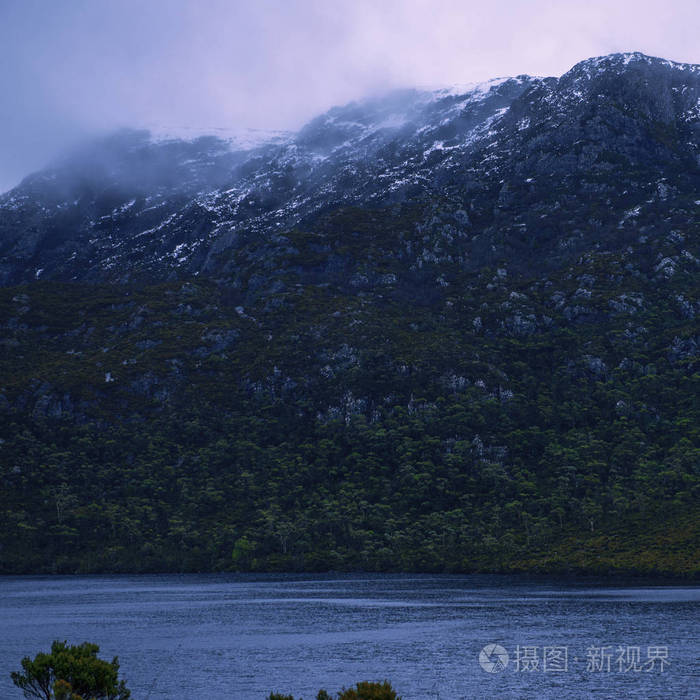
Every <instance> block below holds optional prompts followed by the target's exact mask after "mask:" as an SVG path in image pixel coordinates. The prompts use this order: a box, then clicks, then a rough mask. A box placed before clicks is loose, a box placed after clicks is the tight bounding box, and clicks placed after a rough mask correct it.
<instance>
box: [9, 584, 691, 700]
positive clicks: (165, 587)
mask: <svg viewBox="0 0 700 700" xmlns="http://www.w3.org/2000/svg"><path fill="white" fill-rule="evenodd" d="M0 628H1V631H2V634H0V698H2V699H3V700H6V699H7V700H12V699H13V698H18V699H19V698H22V694H21V692H20V691H19V690H18V689H16V688H15V687H14V686H13V684H12V682H11V680H10V678H9V674H10V671H12V670H18V669H19V668H20V660H21V658H22V657H23V656H25V655H30V656H32V657H33V656H34V655H35V654H36V653H37V652H38V651H48V649H49V647H50V644H51V641H52V640H54V639H61V640H63V639H66V640H68V641H69V642H71V643H80V642H83V641H91V642H95V643H97V644H99V645H100V647H101V651H100V656H101V657H102V658H108V659H111V658H112V656H114V655H118V656H119V660H120V663H121V677H123V678H125V679H126V681H127V686H128V687H129V688H130V689H131V691H132V697H133V698H134V700H174V699H184V698H197V699H198V700H199V699H202V700H204V699H206V700H218V699H219V698H222V699H223V698H227V699H229V698H233V699H240V700H264V698H266V697H267V695H268V693H269V692H270V691H273V690H275V691H278V692H285V693H292V694H293V695H294V696H295V697H297V698H298V697H299V696H301V697H303V698H304V700H314V698H315V696H316V692H317V691H318V689H319V688H326V689H327V690H329V691H337V690H339V689H340V688H341V687H342V686H349V685H351V684H354V683H355V682H356V681H359V680H382V679H384V678H387V679H389V680H390V681H391V682H392V684H393V686H394V687H395V688H396V689H397V691H398V692H399V694H400V695H401V696H402V697H403V699H404V700H424V699H432V698H442V699H443V700H448V699H449V700H455V699H456V698H469V699H472V698H537V699H538V700H539V699H547V698H556V699H557V700H564V699H565V698H591V697H594V698H615V699H618V698H623V697H624V698H640V699H641V698H644V700H651V699H653V698H664V699H667V698H673V699H674V700H675V699H678V698H700V663H699V660H698V659H699V656H700V587H697V586H692V585H685V586H682V585H675V586H662V585H649V584H648V583H646V582H645V583H640V582H634V581H632V582H629V581H628V582H625V583H624V584H623V583H615V584H611V583H610V582H602V583H601V582H596V581H593V580H582V579H580V580H568V579H567V580H560V579H549V578H537V579H533V578H518V577H513V576H482V575H471V576H466V575H465V576H430V575H425V576H419V575H388V576H387V575H325V576H318V575H308V576H303V575H260V576H254V575H250V576H247V575H218V574H211V575H157V576H156V575H148V576H99V577H78V576H75V577H50V576H31V577H28V576H24V577H19V576H18V577H5V578H0Z"/></svg>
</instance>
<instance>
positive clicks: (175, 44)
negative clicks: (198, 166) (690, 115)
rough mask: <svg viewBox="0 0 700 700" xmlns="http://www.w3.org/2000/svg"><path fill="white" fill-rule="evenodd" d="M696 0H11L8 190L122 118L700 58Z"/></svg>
mask: <svg viewBox="0 0 700 700" xmlns="http://www.w3.org/2000/svg"><path fill="white" fill-rule="evenodd" d="M698 26H700V3H698V2H697V0H663V1H661V2H659V1H658V0H655V1H654V2H651V1H647V0H636V1H632V0H619V1H616V0H572V1H570V0H558V1H551V2H549V1H545V0H532V1H530V2H527V1H519V0H490V1H489V0H479V2H473V1H472V0H245V1H244V0H191V1H187V0H0V95H1V98H0V191H4V190H6V189H9V188H10V187H11V186H14V185H15V184H17V182H18V181H19V180H20V179H21V178H22V177H23V176H24V175H26V174H27V173H28V172H30V171H32V170H34V169H37V168H39V167H41V166H42V165H44V164H45V163H46V161H47V160H48V159H50V158H52V157H54V156H55V155H56V154H57V153H58V152H60V150H61V149H64V148H66V147H67V146H69V145H70V144H71V143H73V142H75V140H76V139H78V138H80V137H84V136H85V135H86V134H92V133H95V132H96V131H100V130H105V129H112V128H116V127H119V126H143V125H149V124H163V125H166V126H167V125H172V126H180V125H185V126H195V127H210V126H214V127H254V128H266V129H269V128H272V129H296V128H298V127H299V126H301V125H302V124H303V123H304V122H305V121H306V120H308V119H309V118H311V117H313V116H315V115H316V114H318V113H320V112H322V111H324V110H325V109H327V108H328V107H330V106H332V105H334V104H341V103H345V102H348V101H350V100H352V99H355V98H358V97H362V96H363V95H365V94H368V93H372V92H376V91H377V90H383V89H387V88H391V87H397V86H413V85H421V86H423V85H436V86H438V85H447V84H454V83H465V82H473V81H479V80H485V79H488V78H491V77H496V76H506V75H517V74H520V73H529V74H531V75H561V74H562V73H563V72H565V71H567V70H568V69H569V68H570V67H571V66H572V65H573V64H575V63H576V62H577V61H580V60H582V59H584V58H588V57H590V56H598V55H603V54H607V53H611V52H615V51H631V50H638V51H643V52H644V53H648V54H651V55H655V56H663V57H664V58H670V59H672V60H676V61H684V62H691V63H698V62H700V56H699V55H698V45H699V44H700V42H699V41H698V34H697V30H698Z"/></svg>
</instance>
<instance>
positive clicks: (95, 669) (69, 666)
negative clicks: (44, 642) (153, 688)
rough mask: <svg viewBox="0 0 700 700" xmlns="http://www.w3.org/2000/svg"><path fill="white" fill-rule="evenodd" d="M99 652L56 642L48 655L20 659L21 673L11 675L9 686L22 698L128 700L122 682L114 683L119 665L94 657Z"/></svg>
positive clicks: (92, 647)
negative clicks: (10, 684) (20, 694)
mask: <svg viewBox="0 0 700 700" xmlns="http://www.w3.org/2000/svg"><path fill="white" fill-rule="evenodd" d="M99 651H100V648H99V647H98V646H97V645H96V644H90V643H89V642H84V643H83V644H79V645H70V646H69V645H68V644H67V642H60V641H58V640H56V641H55V642H53V644H52V645H51V652H50V653H49V654H46V653H43V652H40V653H39V654H37V655H36V657H35V658H34V659H30V658H29V657H28V656H26V657H25V658H23V659H22V671H21V672H20V671H14V672H13V673H12V674H11V676H12V682H13V683H14V684H15V685H16V686H17V687H18V688H20V689H21V690H22V691H23V692H24V696H25V697H26V698H40V700H128V698H130V697H131V694H130V692H129V691H128V690H127V688H126V686H125V684H124V681H123V680H122V681H120V680H119V679H118V675H119V661H118V659H117V657H114V659H113V660H112V661H111V662H108V661H103V660H102V659H99V658H98V657H97V654H98V652H99Z"/></svg>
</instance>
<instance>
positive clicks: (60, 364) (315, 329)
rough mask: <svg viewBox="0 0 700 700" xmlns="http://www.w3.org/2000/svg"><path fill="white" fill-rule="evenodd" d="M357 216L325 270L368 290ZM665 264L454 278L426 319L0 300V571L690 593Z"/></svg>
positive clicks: (369, 294) (683, 291) (698, 447)
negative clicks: (632, 580) (591, 584)
mask: <svg viewBox="0 0 700 700" xmlns="http://www.w3.org/2000/svg"><path fill="white" fill-rule="evenodd" d="M343 216H344V217H345V219H343V218H342V217H341V215H340V214H337V215H335V218H334V219H333V221H332V222H331V223H332V226H331V224H329V227H330V230H331V232H332V231H333V230H335V229H333V227H334V226H337V227H338V228H339V230H340V228H342V227H349V226H350V225H351V223H352V217H353V215H352V212H345V213H344V214H343ZM378 216H379V215H378V214H372V213H369V212H366V213H365V214H363V215H362V216H360V215H358V216H357V217H355V223H356V226H353V227H352V229H351V230H354V231H356V234H357V235H355V234H353V235H352V236H347V235H346V236H345V238H344V239H342V240H341V237H340V234H338V240H337V241H335V242H334V245H335V243H338V245H340V243H342V242H343V241H344V245H347V246H355V245H356V246H357V247H358V250H359V249H360V248H362V247H363V246H364V247H365V248H367V246H369V247H370V248H371V249H372V250H373V251H374V253H376V264H381V265H383V266H384V265H386V266H391V265H392V264H393V263H392V261H391V259H390V258H389V257H388V256H385V255H384V253H381V251H380V250H379V248H381V250H383V251H384V252H386V251H387V250H388V249H389V246H390V245H393V244H394V243H395V242H396V238H397V236H399V233H400V231H396V230H395V229H387V230H383V231H381V232H379V233H377V236H376V237H373V234H374V233H376V228H373V227H376V226H377V225H378V224H377V223H376V221H374V219H373V217H378ZM381 221H382V220H380V223H381ZM406 226H408V223H406ZM297 239H298V240H296V244H297V245H298V246H301V247H303V245H307V244H308V245H312V244H313V245H316V244H315V243H314V240H315V239H314V237H313V236H304V235H302V234H299V235H298V236H297ZM370 239H372V240H371V245H370ZM392 241H393V242H392ZM686 243H687V241H686ZM686 243H684V244H683V245H686ZM649 245H650V246H651V245H652V243H650V244H649ZM654 245H657V244H654ZM675 245H676V244H675V243H673V244H671V243H669V244H666V243H663V242H662V243H658V245H657V247H656V248H653V251H654V254H653V255H651V253H650V257H651V260H650V262H648V264H646V263H644V264H642V263H640V262H639V261H638V264H637V266H636V267H633V268H632V269H628V268H629V265H630V263H629V261H628V258H627V257H625V256H617V255H613V254H611V253H609V252H601V253H596V254H590V255H584V256H581V258H580V259H579V260H578V261H577V262H576V263H575V264H571V265H569V266H567V267H564V268H562V269H561V270H558V271H553V272H550V273H548V274H547V275H545V276H543V277H535V278H526V277H513V278H512V279H511V278H510V277H508V276H506V277H504V276H503V275H502V274H501V273H499V272H497V269H491V268H483V269H482V270H480V271H479V272H464V271H463V270H461V271H460V270H457V269H456V268H455V270H453V272H452V273H451V274H453V277H451V278H449V285H448V287H446V288H443V287H442V286H440V285H436V284H434V283H433V287H432V291H431V294H435V295H437V296H435V298H434V299H433V300H432V301H430V303H428V302H425V301H424V300H423V301H421V302H415V301H414V300H413V299H408V300H407V299H406V298H404V297H403V296H402V294H403V292H402V291H401V289H400V285H395V287H392V286H391V285H389V286H388V287H387V288H384V287H382V288H381V290H380V292H381V293H379V292H377V291H376V290H374V291H372V290H371V289H370V290H367V291H365V292H363V295H359V294H358V293H356V292H352V293H350V292H348V291H347V290H346V289H345V288H343V287H336V286H333V285H330V286H321V285H319V286H316V285H314V284H302V283H301V282H299V283H298V286H296V283H295V284H294V285H292V286H288V287H287V288H286V291H283V292H280V293H279V294H277V295H275V296H274V297H273V298H266V297H264V296H263V297H261V298H259V299H256V298H251V301H250V304H249V305H248V306H246V307H245V310H244V311H243V312H240V309H237V307H236V306H233V303H236V304H237V302H238V301H239V299H238V298H236V300H235V302H231V300H230V299H229V298H228V296H227V294H228V292H227V291H226V290H225V289H224V288H222V287H217V286H215V285H213V284H212V283H207V282H204V281H198V280H194V281H192V282H188V283H181V282H178V283H172V284H168V285H160V286H156V287H144V288H140V289H124V288H116V287H97V288H86V287H84V286H82V285H59V284H46V283H40V284H36V285H32V286H29V287H23V288H16V289H3V290H0V310H2V314H3V318H6V319H9V320H8V321H7V323H6V324H5V333H6V335H5V336H4V337H3V340H2V352H0V440H2V442H0V545H1V547H0V572H2V573H25V572H50V573H76V572H80V573H92V572H104V571H144V572H149V571H225V570H230V571H270V570H284V571H327V570H333V569H335V570H338V569H343V570H370V571H392V570H394V571H395V570H403V571H447V572H456V571H523V570H537V571H547V570H556V571H601V570H604V571H606V572H607V573H610V572H621V573H632V572H644V573H655V574H672V575H679V576H692V577H694V576H698V567H697V561H696V558H697V557H696V556H695V554H696V552H697V550H698V540H699V538H700V518H699V517H698V515H700V513H699V512H698V505H697V504H698V503H699V502H700V471H699V470H698V464H700V430H699V429H698V426H700V412H699V411H700V408H699V406H698V402H697V398H696V397H697V396H698V395H699V394H700V364H698V359H699V358H698V356H697V352H698V351H697V348H698V340H697V320H696V319H697V316H696V315H694V314H696V313H697V311H696V309H698V308H700V306H698V278H697V275H693V274H691V273H689V272H688V271H684V269H683V268H682V264H685V263H683V260H689V258H684V257H683V256H680V257H678V255H677V257H678V259H679V263H678V267H677V270H676V272H675V273H674V274H673V275H672V276H669V277H666V276H663V275H662V276H659V273H657V272H656V271H655V263H654V261H655V260H656V259H657V258H659V256H667V255H676V254H680V249H678V250H676V248H674V246H675ZM688 245H689V244H688ZM372 246H374V247H372ZM669 246H670V247H669ZM351 253H352V255H357V254H359V253H358V251H357V250H355V249H353V251H351ZM374 253H373V254H374ZM380 253H381V254H380ZM338 254H339V255H340V253H338ZM698 255H700V252H699V253H698ZM426 264H427V263H426ZM687 264H688V265H691V264H692V261H691V262H688V263H687ZM645 265H646V266H645ZM392 270H393V271H394V272H396V274H399V272H400V271H399V270H398V269H397V268H396V269H394V268H392ZM421 274H422V273H421ZM448 277H449V275H448ZM300 279H301V278H300ZM426 279H427V278H426ZM414 281H415V280H412V281H411V284H413V282H414ZM428 281H429V280H428ZM428 281H426V282H425V284H426V285H427V284H428ZM421 284H422V282H421ZM412 288H413V287H412ZM273 302H274V303H273ZM477 320H478V322H477ZM108 373H109V375H110V377H111V379H112V380H113V381H112V380H110V381H106V376H107V374H108ZM625 533H635V534H634V536H625ZM655 542H665V543H667V545H668V546H664V547H659V546H656V545H655Z"/></svg>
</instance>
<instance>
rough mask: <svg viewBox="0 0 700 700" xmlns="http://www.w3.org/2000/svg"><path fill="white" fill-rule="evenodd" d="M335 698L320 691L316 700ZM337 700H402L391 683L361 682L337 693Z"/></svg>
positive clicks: (275, 699)
mask: <svg viewBox="0 0 700 700" xmlns="http://www.w3.org/2000/svg"><path fill="white" fill-rule="evenodd" d="M333 697H334V696H332V695H330V694H329V693H328V692H327V691H326V690H319V691H318V693H317V695H316V700H333ZM335 698H336V700H401V697H400V696H399V695H397V693H396V691H395V690H394V689H393V688H392V687H391V684H390V683H389V681H383V682H381V683H376V682H372V681H361V682H360V683H358V684H357V685H355V686H354V687H352V688H343V690H341V691H339V692H338V693H336V695H335ZM267 700H294V696H292V695H281V694H280V693H271V694H270V695H269V696H268V697H267ZM300 700H301V699H300Z"/></svg>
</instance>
